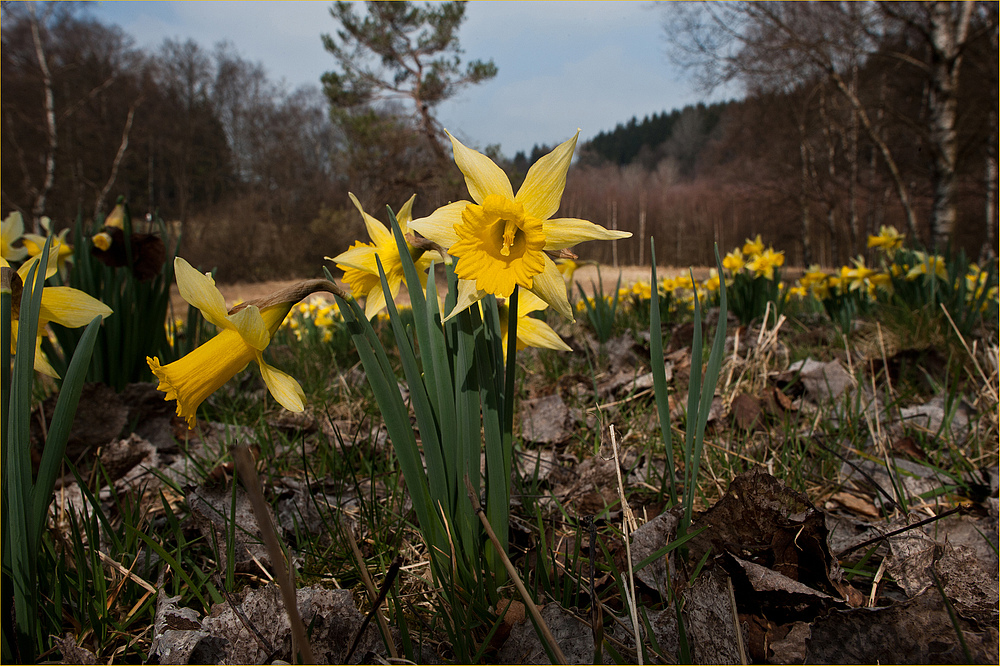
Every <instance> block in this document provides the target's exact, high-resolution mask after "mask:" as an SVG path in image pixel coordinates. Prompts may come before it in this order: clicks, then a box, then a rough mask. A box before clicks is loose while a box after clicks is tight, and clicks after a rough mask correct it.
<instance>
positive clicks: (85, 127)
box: [0, 3, 998, 281]
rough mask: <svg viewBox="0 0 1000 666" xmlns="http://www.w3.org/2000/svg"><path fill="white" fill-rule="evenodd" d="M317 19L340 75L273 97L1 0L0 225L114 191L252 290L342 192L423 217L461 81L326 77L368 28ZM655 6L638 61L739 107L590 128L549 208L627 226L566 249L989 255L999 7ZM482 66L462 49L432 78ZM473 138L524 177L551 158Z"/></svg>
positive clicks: (623, 257)
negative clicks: (895, 239)
mask: <svg viewBox="0 0 1000 666" xmlns="http://www.w3.org/2000/svg"><path fill="white" fill-rule="evenodd" d="M440 7H441V8H442V9H441V10H440V15H439V16H437V17H436V18H434V17H432V19H431V20H438V21H439V22H441V23H443V24H444V25H445V27H446V28H448V29H449V30H450V31H447V30H446V31H445V32H443V33H442V37H441V39H442V42H441V44H438V45H437V46H440V47H441V49H440V50H445V51H446V50H447V49H449V48H451V49H457V31H456V29H457V27H458V25H459V24H460V23H461V21H462V11H463V8H462V6H461V5H455V7H456V9H453V10H452V9H449V10H448V11H450V12H451V13H450V14H448V13H447V11H446V10H445V9H444V8H445V7H451V6H450V5H441V6H440ZM369 11H371V12H374V11H376V10H374V9H371V8H370V9H369ZM338 12H339V14H338ZM332 13H333V15H334V19H335V20H331V23H330V29H332V30H335V29H337V28H338V25H337V20H338V19H339V21H340V27H341V28H342V29H341V30H340V32H338V33H336V35H335V36H333V37H330V36H324V40H325V43H327V49H328V50H330V51H331V53H332V54H333V55H334V58H331V70H334V71H331V73H330V74H328V75H327V76H325V77H324V80H323V81H322V82H317V85H316V86H315V87H303V88H299V89H296V90H291V91H290V90H287V89H285V87H283V85H282V84H279V83H276V82H274V81H272V80H270V79H269V78H268V74H267V72H266V71H265V69H264V68H263V66H262V65H260V64H258V63H254V62H251V61H248V60H246V59H245V58H243V57H242V56H241V55H240V54H238V53H236V52H235V50H234V49H233V47H232V46H231V45H227V44H225V43H222V44H217V45H214V46H211V47H208V46H205V45H201V44H197V43H195V42H193V41H175V40H169V39H168V40H165V41H164V42H163V44H162V46H161V47H160V48H159V49H158V50H156V51H154V52H146V51H143V50H140V49H138V48H136V47H135V46H134V43H133V40H132V39H131V38H130V37H129V36H128V35H127V34H125V33H123V31H122V30H121V29H120V28H118V27H116V26H113V25H104V24H101V23H100V22H97V21H95V20H94V19H92V18H90V17H88V16H87V13H86V12H85V11H83V10H82V9H81V7H80V6H78V5H74V4H63V3H52V4H39V5H37V7H36V6H35V5H28V4H16V3H15V4H9V3H4V4H3V25H2V39H3V48H2V53H0V55H2V68H3V78H2V102H3V103H2V109H3V110H2V115H3V132H2V142H3V144H2V150H3V156H4V159H3V162H2V215H3V216H6V215H7V214H8V213H10V212H11V211H14V210H17V211H20V212H21V213H22V214H23V215H24V217H25V220H26V221H30V220H39V219H40V218H41V217H42V216H49V217H50V218H51V219H52V220H53V226H54V228H55V230H59V229H62V228H64V227H67V226H70V225H72V224H73V223H74V222H75V220H76V219H77V218H78V216H80V217H82V218H83V219H84V220H85V221H87V222H89V220H91V219H93V218H95V217H98V218H100V217H101V216H102V215H104V214H106V213H107V212H108V211H110V209H111V208H112V207H113V206H114V203H115V201H116V200H117V198H118V197H119V196H122V197H124V198H125V199H126V200H127V201H128V203H129V204H130V206H131V210H132V214H133V216H134V217H135V218H136V219H141V218H142V217H143V216H145V215H147V214H148V215H154V214H158V215H159V216H161V217H162V218H163V219H164V220H166V221H167V222H168V223H169V228H170V229H171V230H172V231H173V232H176V233H180V234H181V237H182V242H183V245H182V249H181V254H182V255H183V256H185V257H187V258H188V259H189V260H190V261H191V262H192V264H194V265H196V266H200V267H202V269H203V270H205V269H210V268H213V267H214V268H216V269H217V270H218V277H219V278H220V279H221V280H224V281H235V280H262V279H272V278H285V277H293V276H313V275H315V274H316V273H317V271H318V267H319V266H320V265H321V264H322V258H323V256H324V255H329V256H332V255H335V254H337V253H339V252H341V251H342V250H344V249H346V248H347V246H348V245H349V243H350V242H351V241H352V240H353V239H355V238H359V237H362V236H363V233H364V232H363V226H362V222H361V219H360V216H359V215H358V214H357V212H356V210H355V209H354V207H353V206H352V205H351V203H350V201H349V199H348V197H347V193H348V192H354V193H355V194H356V195H357V196H358V198H359V199H360V201H361V202H362V204H363V205H364V206H365V208H366V209H367V210H370V211H377V210H379V209H380V208H381V207H382V206H384V205H386V204H389V205H391V206H393V207H395V208H398V207H399V206H400V205H401V204H402V202H404V201H406V199H408V198H409V196H410V195H411V194H413V193H417V194H418V196H417V200H416V204H415V207H414V213H415V215H416V216H420V215H425V214H427V213H429V212H430V211H431V210H433V209H434V208H435V207H437V206H439V205H441V204H443V203H446V202H447V201H448V200H453V199H457V198H460V197H461V196H462V192H463V190H464V188H463V184H462V181H461V176H460V174H459V172H458V170H457V169H454V167H453V166H451V167H445V168H441V164H442V159H441V153H442V150H441V146H442V145H446V144H442V143H441V142H440V136H441V134H440V130H441V129H442V128H440V127H439V126H437V125H436V124H435V121H434V119H433V108H434V104H435V103H436V102H437V101H440V100H441V99H443V98H445V97H447V96H451V95H454V94H456V93H457V92H458V87H460V86H454V87H452V86H448V85H443V84H442V86H441V89H440V90H436V91H432V92H431V93H429V92H428V90H429V89H428V87H427V86H426V81H427V80H426V79H425V80H424V81H422V82H418V83H424V84H425V85H424V89H423V93H419V91H418V88H419V86H417V87H415V88H414V89H413V91H411V94H410V95H409V97H406V96H404V98H403V99H402V101H399V100H398V99H397V100H395V101H385V99H384V98H380V97H377V96H371V95H368V96H365V95H360V96H359V95H358V94H357V92H358V91H357V90H350V89H348V88H346V87H344V85H342V84H343V83H344V82H345V81H347V80H348V79H349V75H350V64H351V62H353V61H352V58H354V59H357V58H359V57H360V56H359V55H358V52H357V50H354V51H351V50H350V49H348V48H347V47H348V46H349V44H348V42H349V40H345V39H344V36H345V35H347V36H349V37H350V36H352V35H353V37H354V38H355V41H357V42H359V43H360V42H363V39H364V37H365V35H364V34H362V33H361V32H359V30H360V29H361V27H362V26H361V24H360V23H358V24H356V25H355V28H358V30H356V31H354V32H352V31H351V30H350V29H348V28H350V21H352V20H355V19H353V9H350V11H348V9H347V8H340V7H337V6H335V7H334V9H333V10H332ZM661 17H662V19H663V21H664V34H665V35H666V34H669V35H670V36H671V38H670V40H669V44H668V47H667V52H666V53H665V54H664V61H663V63H656V62H652V63H649V66H650V67H658V66H663V65H664V64H665V63H666V62H667V59H668V58H669V59H672V60H673V61H674V62H675V63H677V64H680V65H683V66H685V67H686V68H687V71H688V72H689V74H690V75H691V76H694V77H697V78H698V79H699V80H700V81H701V82H703V83H704V84H705V86H706V89H710V88H711V87H712V86H714V85H717V84H720V83H725V82H728V83H732V82H736V83H739V84H742V85H743V87H744V89H745V90H746V96H745V98H743V99H742V100H739V101H730V102H727V103H718V104H712V105H710V106H705V105H700V104H699V105H697V106H688V107H685V108H683V109H673V110H670V111H667V110H666V109H667V108H668V107H669V105H670V102H669V100H664V107H663V110H655V112H652V113H649V114H648V115H643V117H642V119H641V120H640V119H639V114H646V113H647V112H648V111H654V110H645V109H637V110H636V112H637V115H636V116H635V117H633V118H631V119H623V122H622V123H621V124H619V125H618V126H617V127H615V128H613V129H607V130H606V131H602V132H600V133H598V134H597V135H596V136H593V137H592V138H591V139H590V140H587V141H581V146H580V149H579V158H578V160H577V162H576V164H574V166H573V168H572V169H571V171H570V175H569V178H568V184H567V188H566V191H565V195H564V197H563V202H562V210H561V214H562V215H565V216H572V217H581V218H585V219H589V220H592V221H594V222H597V223H599V224H603V225H605V226H608V227H616V228H618V229H623V230H629V231H632V232H633V233H634V236H633V238H632V239H630V240H628V241H619V242H617V243H616V244H611V243H608V244H603V245H601V246H600V247H593V248H588V247H587V245H584V246H582V247H581V248H580V251H581V254H582V256H584V257H585V258H593V259H598V260H600V261H602V262H607V263H612V262H616V263H621V264H639V263H647V262H648V261H649V256H648V250H647V248H648V241H647V240H645V239H647V238H648V237H649V236H650V235H652V236H654V237H655V239H656V246H657V249H658V254H659V260H660V262H661V263H664V262H665V263H669V264H675V265H682V266H687V265H690V264H708V263H710V262H711V261H712V255H711V252H712V242H713V241H716V242H718V243H719V246H720V248H723V249H725V248H728V247H730V246H734V245H737V244H739V243H741V242H742V241H743V239H744V238H746V237H752V236H753V235H754V234H757V233H759V234H761V235H762V236H763V237H764V239H765V240H766V241H767V242H768V243H771V244H773V245H774V247H775V248H776V249H778V250H784V251H785V253H786V255H787V257H788V261H789V263H790V264H793V265H808V264H811V263H821V264H823V265H826V266H835V265H840V264H843V263H845V262H847V261H848V260H849V258H850V257H853V256H856V255H857V254H858V253H863V252H865V239H866V237H867V235H868V234H869V233H877V232H878V229H879V227H880V226H881V225H886V224H891V225H895V226H896V227H897V228H898V229H899V230H900V231H902V232H904V233H908V234H909V235H910V236H911V237H915V238H916V239H918V240H919V242H921V243H923V244H925V245H927V246H931V245H934V244H938V245H940V246H942V247H943V246H944V245H945V244H947V243H949V242H951V243H952V244H953V245H954V246H957V247H962V248H965V249H966V250H967V251H968V252H969V254H970V255H971V256H972V257H973V258H977V257H981V258H985V257H986V256H992V255H993V254H995V250H996V247H997V240H996V218H997V207H996V189H997V155H996V149H997V130H996V128H997V80H998V72H997V62H998V51H997V4H996V3H975V4H970V5H963V4H962V3H956V4H952V3H889V4H885V5H882V4H871V3H844V4H841V3H819V4H812V3H809V4H806V3H803V4H798V3H792V4H784V3H782V4H780V5H779V4H775V5H771V4H767V3H763V4H756V3H724V4H723V5H720V6H716V5H712V4H709V5H707V6H704V5H701V4H696V3H680V4H678V3H669V4H668V5H664V7H663V8H662V11H661ZM382 18H383V19H386V17H382ZM397 18H398V17H388V19H386V20H387V21H388V23H389V24H390V26H392V25H396V26H397V27H399V25H400V24H399V23H398V22H397V23H393V21H396V20H397ZM426 18H427V17H426V16H424V17H423V19H426ZM406 27H407V26H406V25H403V26H402V28H400V29H406ZM317 37H319V35H317ZM456 58H457V56H456ZM456 62H457V60H456ZM338 65H339V66H340V69H339V70H338V69H335V68H336V67H337V66H338ZM491 68H492V69H491ZM491 72H492V73H493V74H495V67H493V65H492V63H478V62H476V63H472V64H470V67H469V69H468V70H467V72H466V74H465V75H464V78H460V77H459V75H458V74H454V73H453V74H454V76H453V79H452V81H450V82H449V81H448V80H447V79H443V80H444V81H445V82H446V83H452V82H457V83H459V84H463V85H464V84H475V83H476V82H478V81H480V80H485V79H487V78H489V77H490V76H492V74H491ZM420 94H423V95H424V97H423V98H421V97H420ZM428 95H436V97H435V96H430V97H428ZM584 136H585V137H586V136H587V135H584ZM565 138H566V137H552V145H555V144H556V143H558V142H559V141H561V140H563V139H565ZM481 140H482V141H484V142H487V141H489V137H481ZM477 147H478V148H480V149H481V150H484V151H485V152H487V153H488V154H489V155H490V156H491V157H493V158H494V159H496V160H497V161H498V162H499V163H500V164H501V165H502V166H504V168H505V169H506V170H507V172H508V174H509V175H510V177H511V180H512V183H513V185H514V187H515V188H516V187H517V186H518V184H519V182H520V180H521V179H522V178H523V176H524V174H525V172H526V171H527V169H528V167H529V166H530V165H531V164H532V163H533V161H534V160H535V159H537V158H538V157H540V156H541V155H543V154H545V153H546V152H548V150H549V149H550V146H536V147H535V148H534V149H533V150H532V151H530V153H529V154H525V153H522V152H519V153H517V154H516V155H514V156H513V157H509V156H504V155H503V154H502V147H501V146H477ZM29 226H30V222H29ZM595 245H596V244H595ZM588 253H591V254H588Z"/></svg>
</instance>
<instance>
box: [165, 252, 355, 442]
mask: <svg viewBox="0 0 1000 666" xmlns="http://www.w3.org/2000/svg"><path fill="white" fill-rule="evenodd" d="M174 274H175V275H176V276H177V289H178V291H179V292H180V295H181V297H182V298H183V299H184V300H185V301H187V302H188V303H190V304H191V305H193V306H195V307H196V308H198V309H199V310H201V313H202V314H203V315H204V316H205V319H207V320H208V321H210V322H211V323H213V324H215V325H216V326H217V327H218V328H219V329H220V332H219V333H218V335H216V336H215V337H214V338H212V339H211V340H209V341H208V342H206V343H205V344H203V345H201V346H200V347H198V348H197V349H195V350H194V351H192V352H191V353H190V354H188V355H187V356H184V357H183V358H181V359H179V360H177V361H174V362H173V363H170V364H168V365H162V366H161V365H160V361H159V359H156V358H150V357H147V358H146V362H147V363H149V367H150V369H151V370H152V371H153V374H154V375H156V377H157V379H159V380H160V384H159V386H158V387H157V388H158V389H159V390H160V391H163V392H164V393H166V394H167V397H166V399H167V400H176V401H177V414H178V415H179V416H182V417H184V418H185V419H187V422H188V426H189V427H191V428H193V427H194V423H195V412H196V411H197V409H198V406H199V405H200V404H201V403H202V401H204V400H205V398H207V397H208V396H209V395H211V394H212V393H214V392H215V391H216V390H218V389H219V388H220V387H221V386H222V385H223V384H225V383H226V382H227V381H229V380H230V379H231V378H232V377H233V376H234V375H235V374H236V373H238V372H240V371H241V370H242V369H243V368H245V367H246V366H247V364H249V363H250V362H251V361H256V362H257V365H258V366H260V374H261V376H262V377H263V378H264V383H265V384H266V385H267V388H268V391H270V393H271V395H272V396H274V399H275V400H277V401H278V403H280V404H281V406H282V407H284V408H285V409H288V410H290V411H293V412H301V411H302V409H303V407H304V402H305V394H304V393H303V391H302V387H301V386H299V383H298V382H297V381H295V379H294V378H293V377H291V376H290V375H288V374H286V373H284V372H282V371H281V370H278V369H277V368H274V367H272V366H270V365H268V364H267V363H266V362H264V357H263V354H262V352H263V351H264V349H266V348H267V346H268V344H270V342H271V338H272V336H273V335H274V333H275V331H277V330H278V327H279V326H280V325H281V322H282V321H283V320H284V319H285V316H286V315H287V314H288V313H289V312H290V311H291V309H292V306H293V305H294V304H295V303H297V302H298V301H300V300H302V299H303V298H305V297H306V296H308V295H310V294H311V293H313V292H315V291H319V290H325V291H333V292H335V293H341V290H340V289H339V288H338V287H336V286H335V285H333V284H331V283H330V282H327V281H326V280H307V281H305V282H301V283H297V284H296V285H293V286H292V287H289V288H287V289H285V290H283V291H280V292H277V293H275V294H272V295H271V296H270V297H269V298H267V299H264V300H262V301H259V302H252V303H249V304H247V305H245V306H243V307H240V308H233V309H232V310H231V311H228V312H227V311H226V301H225V298H223V296H222V293H221V292H220V291H219V290H218V288H217V287H216V286H215V281H214V280H212V278H211V277H210V276H208V275H204V274H202V273H199V272H198V271H197V270H196V269H195V268H194V267H192V266H191V264H189V263H188V262H186V261H185V260H184V259H182V258H180V257H176V258H175V259H174Z"/></svg>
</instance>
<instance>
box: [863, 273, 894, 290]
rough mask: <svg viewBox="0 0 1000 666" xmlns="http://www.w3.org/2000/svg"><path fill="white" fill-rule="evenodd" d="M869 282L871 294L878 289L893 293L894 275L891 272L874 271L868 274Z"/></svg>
mask: <svg viewBox="0 0 1000 666" xmlns="http://www.w3.org/2000/svg"><path fill="white" fill-rule="evenodd" d="M868 283H869V285H870V288H869V293H870V294H873V293H874V291H875V290H876V289H881V290H882V291H884V292H886V293H888V294H891V293H892V275H891V274H890V273H873V274H872V275H869V276H868Z"/></svg>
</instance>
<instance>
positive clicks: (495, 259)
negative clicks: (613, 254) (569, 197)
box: [410, 131, 632, 319]
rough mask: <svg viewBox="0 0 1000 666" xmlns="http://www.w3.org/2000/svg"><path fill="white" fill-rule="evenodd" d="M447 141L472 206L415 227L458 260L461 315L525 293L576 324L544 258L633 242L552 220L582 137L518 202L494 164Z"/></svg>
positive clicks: (572, 221)
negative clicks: (479, 304)
mask: <svg viewBox="0 0 1000 666" xmlns="http://www.w3.org/2000/svg"><path fill="white" fill-rule="evenodd" d="M448 136H449V138H451V144H452V148H453V150H454V153H455V163H456V164H457V165H458V168H459V169H461V171H462V173H463V174H464V175H465V183H466V185H467V186H468V188H469V194H470V195H471V196H472V199H473V201H472V202H469V201H456V202H454V203H451V204H448V205H446V206H443V207H442V208H439V209H438V210H436V211H434V212H433V213H431V214H430V215H429V216H428V217H425V218H421V219H419V220H414V221H413V222H411V223H410V228H411V229H413V230H415V231H417V232H419V233H420V234H422V235H423V236H424V237H426V238H429V239H430V240H432V241H434V242H435V243H437V244H438V245H441V246H442V247H444V248H446V249H447V250H448V253H449V254H451V255H452V256H454V257H456V258H457V259H458V263H457V264H456V266H455V273H456V274H457V275H458V277H459V278H460V279H461V280H463V281H466V282H467V283H468V284H460V287H459V289H460V291H459V299H458V304H457V305H456V310H461V309H465V308H466V307H469V306H470V305H472V303H475V302H476V301H478V300H479V299H481V298H483V297H484V296H485V295H486V294H493V295H494V296H497V297H498V298H507V297H508V296H510V295H511V293H512V292H513V291H514V288H515V287H517V286H520V287H522V288H523V289H525V290H528V291H531V292H532V293H534V294H535V295H537V296H538V297H539V298H541V299H542V300H543V301H545V302H546V303H548V304H549V305H551V306H552V307H553V308H554V309H555V310H556V311H557V312H558V313H559V314H561V315H563V316H564V317H566V318H567V319H573V308H572V307H571V306H570V304H569V300H568V298H567V295H566V283H565V281H564V279H563V275H562V274H561V273H560V272H559V268H558V267H557V266H556V264H555V262H554V261H553V260H552V258H551V257H549V255H548V254H546V252H556V251H558V250H563V249H567V248H570V247H573V246H574V245H576V244H577V243H582V242H584V241H588V240H613V239H616V238H628V237H630V236H631V235H632V234H631V233H629V232H622V231H609V230H608V229H605V228H604V227H602V226H600V225H597V224H594V223H592V222H588V221H586V220H580V219H576V218H555V219H550V218H552V216H553V215H554V214H555V213H556V211H557V210H558V209H559V203H560V200H561V199H562V194H563V190H564V189H565V187H566V172H567V171H568V170H569V164H570V160H571V159H572V157H573V150H574V148H575V147H576V140H577V137H578V136H579V131H577V133H576V134H575V135H574V136H573V138H571V139H569V140H568V141H565V142H564V143H562V144H560V145H559V146H557V147H556V148H555V150H553V151H552V152H551V153H549V154H548V155H546V156H544V157H542V158H541V159H540V160H538V161H537V162H535V163H534V164H533V165H532V166H531V168H530V169H528V174H527V175H526V176H525V178H524V183H523V184H522V185H521V187H520V189H519V190H518V192H517V194H516V195H515V194H514V190H513V188H512V187H511V184H510V180H509V179H508V178H507V174H506V173H504V171H503V170H502V169H501V168H500V167H498V166H497V165H496V164H494V163H493V161H492V160H490V158H488V157H486V156H485V155H483V154H482V153H479V152H477V151H475V150H472V149H471V148H467V147H466V146H464V145H463V144H462V143H461V142H460V141H459V140H458V139H456V138H455V137H453V136H451V134H449V135H448Z"/></svg>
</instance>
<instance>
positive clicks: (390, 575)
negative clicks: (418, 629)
mask: <svg viewBox="0 0 1000 666" xmlns="http://www.w3.org/2000/svg"><path fill="white" fill-rule="evenodd" d="M402 564H403V558H402V556H400V555H397V556H396V557H395V558H393V560H392V564H390V565H389V570H388V571H387V572H386V574H385V580H383V581H382V589H380V590H379V591H378V596H377V597H375V602H374V603H373V604H372V609H371V610H370V611H368V615H366V616H365V619H364V621H363V622H362V623H361V626H360V627H358V633H356V634H355V635H354V642H353V643H351V649H350V650H348V651H347V656H346V657H344V663H345V664H349V663H351V657H353V656H354V651H355V650H357V649H358V643H360V642H361V636H362V635H364V633H365V629H367V628H368V625H369V624H370V623H371V621H372V615H375V616H376V617H378V618H379V619H380V620H383V618H382V613H380V612H379V607H380V606H381V605H382V602H383V601H385V597H386V595H388V594H389V588H390V587H392V584H393V583H394V582H395V580H396V574H398V573H399V567H400V566H401V565H402ZM383 622H384V620H383ZM386 643H389V644H391V643H392V640H391V638H388V639H387V640H386ZM393 652H395V649H393ZM398 658H399V657H393V659H398Z"/></svg>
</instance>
